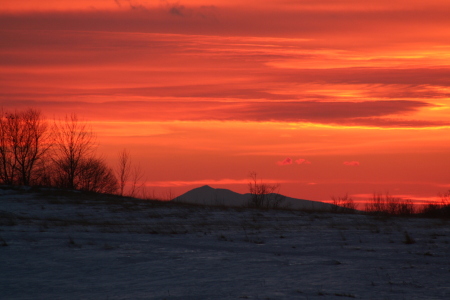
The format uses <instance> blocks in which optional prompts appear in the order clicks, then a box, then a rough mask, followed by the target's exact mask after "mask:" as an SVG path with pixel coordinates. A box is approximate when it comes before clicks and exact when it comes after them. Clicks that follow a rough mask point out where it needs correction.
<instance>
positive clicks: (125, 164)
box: [116, 149, 131, 196]
mask: <svg viewBox="0 0 450 300" xmlns="http://www.w3.org/2000/svg"><path fill="white" fill-rule="evenodd" d="M116 175H117V179H118V184H119V195H120V196H123V195H124V192H125V186H126V184H127V182H128V180H129V178H130V175H131V160H130V152H129V151H128V150H127V149H123V150H122V151H121V152H120V153H119V162H118V164H117V169H116Z"/></svg>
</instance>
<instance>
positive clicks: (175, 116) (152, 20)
mask: <svg viewBox="0 0 450 300" xmlns="http://www.w3.org/2000/svg"><path fill="white" fill-rule="evenodd" d="M0 4H1V5H0V28H1V29H0V38H1V40H2V43H1V45H0V54H1V55H0V106H2V107H3V108H4V109H24V108H28V107H33V108H37V109H40V110H42V112H43V113H44V115H45V116H46V117H48V118H49V119H52V118H61V117H62V116H64V115H66V114H70V113H76V114H77V115H78V116H80V117H81V118H83V119H86V120H87V121H89V122H90V123H91V124H92V125H93V127H94V130H95V131H96V132H97V134H98V141H99V146H100V147H99V151H100V152H101V153H103V155H104V156H105V157H106V158H107V159H108V161H110V162H111V164H114V159H115V157H116V154H117V153H118V152H119V151H120V150H121V149H123V148H127V149H129V150H130V151H131V155H132V156H133V159H134V161H135V162H136V163H137V164H139V165H141V166H142V167H143V168H145V169H146V170H147V172H146V173H147V178H146V180H147V185H148V186H149V187H150V188H151V189H154V190H156V191H157V192H158V193H167V191H168V189H171V188H173V190H172V191H171V192H173V193H174V194H180V193H183V192H185V191H187V190H188V189H190V188H193V187H195V184H196V183H198V184H201V183H208V182H209V183H211V184H212V185H213V186H214V187H226V188H230V189H233V190H236V191H238V192H245V190H246V184H244V182H245V178H247V176H248V174H249V172H252V171H255V172H256V173H257V174H258V175H259V177H260V178H262V179H263V180H267V181H268V182H279V183H280V184H281V189H282V190H281V191H282V192H283V193H284V194H286V195H287V196H291V197H296V198H304V199H311V200H329V199H330V197H331V196H339V195H343V194H346V193H348V194H350V195H355V197H359V196H358V195H370V194H372V193H373V192H383V193H384V192H386V191H389V192H390V193H391V194H393V195H408V196H409V197H411V198H413V199H417V200H420V199H422V200H423V199H435V197H436V196H437V194H438V193H439V192H445V191H446V190H448V189H449V188H450V182H449V177H448V172H447V171H446V170H448V169H449V167H450V159H448V155H449V154H450V139H449V138H448V136H449V133H450V121H449V117H450V54H449V53H450V52H449V50H450V42H448V41H450V19H449V18H448V13H447V12H448V11H449V10H450V3H448V1H444V0H432V1H423V0H418V1H406V0H402V1H396V2H395V3H392V1H385V0H383V1H364V2H361V1H356V0H340V1H320V3H316V2H315V1H301V2H298V1H284V2H282V3H276V2H274V1H268V0H263V1H258V2H256V1H253V0H252V1H245V2H242V1H234V0H233V1H223V0H195V1H181V2H169V1H149V0H148V1H146V0H143V1H141V0H127V1H125V0H97V1H77V2H73V1H56V0H55V1H45V3H41V2H36V1H32V0H24V1H15V2H14V1H2V0H0Z"/></svg>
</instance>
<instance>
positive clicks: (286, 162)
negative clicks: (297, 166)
mask: <svg viewBox="0 0 450 300" xmlns="http://www.w3.org/2000/svg"><path fill="white" fill-rule="evenodd" d="M277 165H279V166H286V165H292V159H291V158H290V157H287V158H285V159H284V160H282V161H278V162H277Z"/></svg>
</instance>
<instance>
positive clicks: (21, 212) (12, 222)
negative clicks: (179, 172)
mask: <svg viewBox="0 0 450 300" xmlns="http://www.w3.org/2000/svg"><path fill="white" fill-rule="evenodd" d="M408 237H409V238H408ZM449 250H450V227H449V223H448V221H443V220H437V219H419V218H380V217H372V216H366V215H359V214H353V215H351V214H332V213H327V212H302V211H278V210H277V211H275V210H254V209H244V208H218V207H203V206H194V205H186V204H179V203H159V202H152V201H139V200H133V199H126V198H123V199H122V198H118V197H114V196H101V195H90V194H84V193H70V192H58V191H43V192H36V191H33V190H30V191H24V190H21V191H17V190H1V189H0V291H1V296H0V298H1V299H346V298H347V299H351V298H356V299H449V297H450V280H449V279H450V259H449V255H450V251H449Z"/></svg>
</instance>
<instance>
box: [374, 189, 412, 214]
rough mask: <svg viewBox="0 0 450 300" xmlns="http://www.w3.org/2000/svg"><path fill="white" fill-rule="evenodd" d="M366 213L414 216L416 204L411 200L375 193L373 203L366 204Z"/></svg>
mask: <svg viewBox="0 0 450 300" xmlns="http://www.w3.org/2000/svg"><path fill="white" fill-rule="evenodd" d="M366 212H368V213H373V214H387V215H401V216H407V215H413V214H414V213H415V208H414V203H413V202H412V200H411V199H403V198H400V197H394V196H391V195H389V193H386V194H384V195H383V194H379V193H374V194H373V197H372V202H369V203H367V204H366Z"/></svg>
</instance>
